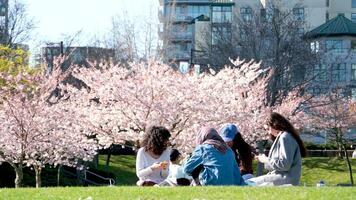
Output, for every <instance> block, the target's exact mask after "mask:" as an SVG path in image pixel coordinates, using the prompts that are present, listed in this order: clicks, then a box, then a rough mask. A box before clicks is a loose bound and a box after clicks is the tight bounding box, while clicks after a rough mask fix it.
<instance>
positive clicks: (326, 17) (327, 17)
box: [325, 12, 329, 22]
mask: <svg viewBox="0 0 356 200" xmlns="http://www.w3.org/2000/svg"><path fill="white" fill-rule="evenodd" d="M325 21H326V22H327V21H329V13H328V12H326V13H325Z"/></svg>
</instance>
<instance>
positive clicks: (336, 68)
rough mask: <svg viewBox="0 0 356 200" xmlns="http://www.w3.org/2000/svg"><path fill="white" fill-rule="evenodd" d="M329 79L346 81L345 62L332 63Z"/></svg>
mask: <svg viewBox="0 0 356 200" xmlns="http://www.w3.org/2000/svg"><path fill="white" fill-rule="evenodd" d="M331 79H332V81H333V82H343V81H346V64H345V63H340V64H333V65H332V69H331Z"/></svg>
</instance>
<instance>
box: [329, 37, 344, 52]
mask: <svg viewBox="0 0 356 200" xmlns="http://www.w3.org/2000/svg"><path fill="white" fill-rule="evenodd" d="M325 47H326V50H327V51H330V50H336V52H341V51H342V40H326V41H325Z"/></svg>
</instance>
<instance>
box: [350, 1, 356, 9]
mask: <svg viewBox="0 0 356 200" xmlns="http://www.w3.org/2000/svg"><path fill="white" fill-rule="evenodd" d="M351 4H352V5H351V7H352V8H356V0H352V2H351Z"/></svg>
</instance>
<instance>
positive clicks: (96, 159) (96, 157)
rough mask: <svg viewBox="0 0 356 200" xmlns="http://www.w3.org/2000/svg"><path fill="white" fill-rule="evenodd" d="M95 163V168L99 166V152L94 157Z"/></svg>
mask: <svg viewBox="0 0 356 200" xmlns="http://www.w3.org/2000/svg"><path fill="white" fill-rule="evenodd" d="M93 164H94V167H95V168H98V165H99V153H97V154H96V155H95V156H94V158H93Z"/></svg>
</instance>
